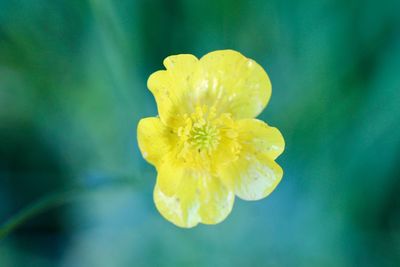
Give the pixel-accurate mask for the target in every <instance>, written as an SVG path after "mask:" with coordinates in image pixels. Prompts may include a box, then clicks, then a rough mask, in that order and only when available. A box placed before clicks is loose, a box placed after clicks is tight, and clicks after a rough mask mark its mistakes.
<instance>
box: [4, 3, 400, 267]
mask: <svg viewBox="0 0 400 267" xmlns="http://www.w3.org/2000/svg"><path fill="white" fill-rule="evenodd" d="M398 10H400V5H399V2H398V1H394V0H393V1H390V0H389V1H372V0H370V1H344V0H340V1H333V0H324V1H289V0H287V1H275V0H273V1H261V0H255V1H236V2H235V3H232V2H231V1H226V0H223V1H177V0H173V1H166V0H165V1H161V0H159V1H144V0H140V1H128V0H123V1H118V2H116V1H110V0H107V1H100V0H97V1H96V0H90V1H79V0H71V1H61V0H57V1H46V0H37V1H28V0H22V1H1V0H0V140H1V143H0V144H1V146H0V223H1V222H4V221H5V220H6V219H7V218H10V216H11V215H12V214H16V213H17V212H18V211H20V210H21V209H23V208H24V207H26V206H27V205H29V204H30V203H32V202H33V201H34V200H37V199H39V198H41V197H44V196H46V195H48V194H51V193H52V192H60V191H61V192H63V190H65V189H68V188H71V186H73V185H78V186H81V187H83V188H89V189H90V188H92V187H93V186H94V185H98V184H103V183H105V184H108V183H111V184H112V183H113V182H117V183H118V180H119V177H126V179H127V180H128V181H130V182H129V183H132V184H129V185H127V186H126V187H121V188H113V187H110V188H109V189H105V190H101V192H99V193H98V194H97V193H96V194H94V195H89V196H88V197H86V198H84V199H83V200H80V201H74V202H73V203H72V204H70V205H67V206H63V207H60V208H57V209H54V210H52V211H51V212H47V213H45V214H42V215H41V216H39V217H36V218H32V220H30V221H29V222H28V223H27V224H25V225H23V226H21V228H19V230H18V231H17V232H15V234H13V235H11V236H10V237H9V238H7V239H6V240H3V241H2V242H1V243H0V266H27V265H28V266H63V267H69V266H74V267H75V266H127V265H135V266H210V265H211V266H354V265H361V266H396V265H397V264H398V262H400V217H399V214H400V212H399V211H400V197H399V196H400V183H399V179H398V178H399V176H400V175H399V174H400V169H399V157H400V154H399V151H400V150H399V148H400V123H399V121H400V107H399V104H398V103H399V102H400V76H399V75H398V70H399V69H400V22H399V20H400V18H399V16H398ZM224 48H232V49H236V50H238V51H240V52H242V53H243V54H245V55H246V56H248V57H250V58H253V59H255V60H256V61H257V62H259V63H260V64H261V65H262V66H263V67H265V69H266V70H267V72H268V73H269V75H270V78H271V81H272V84H273V94H272V98H271V101H270V103H269V105H268V107H267V109H266V110H265V111H264V113H263V114H261V116H260V118H261V119H263V120H265V121H266V122H267V123H269V124H270V125H273V126H276V127H278V128H279V129H280V130H281V131H282V133H283V134H284V136H285V139H286V143H287V149H286V151H285V153H284V154H283V155H282V157H281V158H279V160H278V162H279V163H280V164H281V165H282V166H283V168H284V170H285V176H284V179H283V181H282V183H281V184H280V186H279V187H278V188H277V190H276V191H275V192H274V193H273V194H272V195H271V196H270V197H269V198H267V199H266V200H263V201H260V202H255V203H245V202H242V201H240V200H237V201H236V204H235V207H234V210H233V212H232V214H231V216H230V217H229V218H228V219H227V220H226V221H225V222H224V223H222V224H221V225H217V226H211V227H210V226H199V227H197V228H195V229H192V230H189V231H187V230H182V229H177V228H175V227H174V226H172V225H170V224H169V223H168V222H166V221H164V219H162V218H161V216H160V215H159V214H158V213H157V211H156V210H155V208H154V206H153V203H152V193H151V192H152V187H153V186H154V181H155V176H156V173H155V171H154V170H153V168H152V167H151V166H149V165H148V164H146V163H145V162H144V160H142V158H141V156H140V153H139V151H138V149H137V145H136V137H135V133H136V125H137V122H138V120H139V119H140V118H142V117H147V116H154V115H156V113H157V112H156V106H155V103H154V100H153V98H152V96H151V95H150V93H149V92H148V91H147V90H146V79H147V77H148V76H149V74H151V73H152V72H154V71H156V70H158V69H161V68H162V60H163V59H164V57H166V56H168V55H170V54H177V53H192V54H195V55H196V56H199V57H200V56H202V55H203V54H205V53H207V52H209V51H212V50H216V49H224Z"/></svg>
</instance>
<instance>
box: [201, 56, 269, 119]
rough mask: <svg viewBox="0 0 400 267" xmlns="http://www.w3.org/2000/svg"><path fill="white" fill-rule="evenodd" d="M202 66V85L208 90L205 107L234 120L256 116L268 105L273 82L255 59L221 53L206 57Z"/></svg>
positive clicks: (202, 61) (202, 59) (204, 100)
mask: <svg viewBox="0 0 400 267" xmlns="http://www.w3.org/2000/svg"><path fill="white" fill-rule="evenodd" d="M200 64H201V66H202V69H203V71H204V73H203V74H202V79H203V81H202V83H201V84H202V86H203V87H206V88H207V93H206V94H204V99H203V100H202V102H204V103H205V104H208V105H215V106H216V107H217V108H218V109H219V111H220V112H227V113H231V114H232V115H233V117H234V118H235V119H241V118H253V117H256V116H257V115H258V114H260V113H261V111H262V110H263V109H264V108H265V106H266V105H267V103H268V100H269V98H270V96H271V83H270V80H269V77H268V75H267V73H266V72H265V71H264V69H263V68H262V67H261V66H260V65H258V64H257V63H256V62H255V61H254V60H251V59H248V58H246V57H245V56H243V55H242V54H240V53H239V52H236V51H233V50H219V51H214V52H211V53H208V54H206V55H205V56H203V57H202V58H201V59H200ZM204 84H206V86H204Z"/></svg>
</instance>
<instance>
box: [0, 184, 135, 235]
mask: <svg viewBox="0 0 400 267" xmlns="http://www.w3.org/2000/svg"><path fill="white" fill-rule="evenodd" d="M110 185H111V186H115V185H117V186H126V185H132V181H129V180H125V181H124V180H122V181H121V180H120V181H114V182H111V184H110V183H105V184H102V185H97V186H95V188H90V189H86V188H75V189H70V190H67V191H63V192H55V193H51V194H49V195H46V196H43V197H41V198H39V199H38V200H37V201H36V202H33V203H32V204H30V205H28V206H27V207H25V208H23V209H22V210H20V211H19V212H18V213H16V214H15V215H14V216H12V217H11V218H9V219H8V220H6V221H5V222H4V223H1V224H0V240H2V239H4V238H5V237H7V236H8V235H9V234H10V233H11V232H12V231H14V230H15V229H17V228H18V227H19V226H21V225H22V224H24V223H25V222H27V221H28V220H30V219H31V218H33V217H35V216H37V215H39V214H41V213H43V212H45V211H48V210H50V209H53V208H56V207H58V206H62V205H65V204H68V203H69V202H72V201H74V200H76V199H79V198H80V197H82V196H85V195H87V194H90V193H95V192H97V191H98V189H101V188H104V187H107V188H108V187H110Z"/></svg>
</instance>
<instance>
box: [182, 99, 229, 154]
mask: <svg viewBox="0 0 400 267" xmlns="http://www.w3.org/2000/svg"><path fill="white" fill-rule="evenodd" d="M184 119H185V125H184V126H182V127H180V128H179V129H178V136H179V137H180V139H181V142H182V144H183V146H184V149H185V150H188V149H189V150H192V152H197V153H201V154H203V153H206V154H208V155H210V154H211V153H212V151H214V150H215V149H216V148H217V147H218V144H219V141H220V139H221V137H220V131H219V129H218V125H217V122H216V120H215V119H216V115H215V111H214V109H212V108H211V109H209V108H207V107H206V106H203V107H196V109H195V112H193V113H192V114H190V115H187V114H185V116H184ZM184 152H185V151H184Z"/></svg>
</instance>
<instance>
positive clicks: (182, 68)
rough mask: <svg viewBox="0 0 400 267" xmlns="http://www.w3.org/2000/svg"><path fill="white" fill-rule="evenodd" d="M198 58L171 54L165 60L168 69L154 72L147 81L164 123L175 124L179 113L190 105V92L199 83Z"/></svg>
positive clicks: (183, 111)
mask: <svg viewBox="0 0 400 267" xmlns="http://www.w3.org/2000/svg"><path fill="white" fill-rule="evenodd" d="M198 62H199V61H198V59H197V58H196V57H195V56H193V55H188V54H182V55H176V56H169V57H167V58H166V59H165V60H164V65H165V67H166V69H167V70H161V71H157V72H154V73H153V74H152V75H150V77H149V79H148V81H147V87H148V88H149V89H150V91H151V92H152V93H153V95H154V97H155V99H156V102H157V107H158V113H159V115H160V118H161V120H162V121H163V123H164V124H166V125H170V126H174V125H175V123H178V122H179V115H182V114H184V113H186V112H187V110H188V109H189V107H190V104H189V103H188V101H187V99H188V98H189V97H188V92H192V91H193V90H191V89H192V88H193V87H194V85H193V84H194V83H197V76H196V73H198V68H199V64H198Z"/></svg>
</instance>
